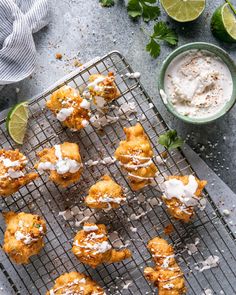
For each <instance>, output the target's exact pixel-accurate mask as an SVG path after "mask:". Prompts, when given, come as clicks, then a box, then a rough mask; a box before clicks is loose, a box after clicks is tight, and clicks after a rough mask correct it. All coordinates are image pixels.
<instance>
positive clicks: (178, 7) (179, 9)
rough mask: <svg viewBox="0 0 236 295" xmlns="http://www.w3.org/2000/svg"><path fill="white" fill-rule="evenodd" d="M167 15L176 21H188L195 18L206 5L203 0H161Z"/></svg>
mask: <svg viewBox="0 0 236 295" xmlns="http://www.w3.org/2000/svg"><path fill="white" fill-rule="evenodd" d="M161 4H162V6H163V8H164V10H165V11H166V13H167V14H168V16H169V17H171V18H173V19H174V20H176V21H178V22H190V21H193V20H195V19H197V18H198V17H199V16H200V15H201V14H202V12H203V10H204V9H205V6H206V1H205V0H161Z"/></svg>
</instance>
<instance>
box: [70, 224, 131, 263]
mask: <svg viewBox="0 0 236 295" xmlns="http://www.w3.org/2000/svg"><path fill="white" fill-rule="evenodd" d="M72 252H73V253H74V254H75V256H76V257H77V258H78V259H79V260H80V261H81V262H83V263H84V264H88V265H90V266H91V267H93V268H96V267H97V266H98V265H100V264H102V263H114V262H119V261H121V260H124V259H127V258H129V257H131V252H130V251H129V250H128V249H124V250H120V251H117V250H115V249H112V246H111V245H110V243H109V241H108V237H107V229H106V227H105V225H104V224H97V225H96V224H94V223H85V224H84V226H83V229H82V230H80V231H78V233H77V234H76V236H75V238H74V243H73V248H72Z"/></svg>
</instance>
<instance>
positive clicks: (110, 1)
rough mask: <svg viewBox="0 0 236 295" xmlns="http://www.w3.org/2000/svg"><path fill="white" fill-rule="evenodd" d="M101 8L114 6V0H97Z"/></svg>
mask: <svg viewBox="0 0 236 295" xmlns="http://www.w3.org/2000/svg"><path fill="white" fill-rule="evenodd" d="M99 2H100V3H101V5H102V6H103V7H110V6H113V5H114V4H115V2H114V0H99Z"/></svg>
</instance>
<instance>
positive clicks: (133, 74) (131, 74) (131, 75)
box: [125, 72, 141, 79]
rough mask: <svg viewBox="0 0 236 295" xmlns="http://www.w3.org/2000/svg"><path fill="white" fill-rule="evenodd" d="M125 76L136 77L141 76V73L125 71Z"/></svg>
mask: <svg viewBox="0 0 236 295" xmlns="http://www.w3.org/2000/svg"><path fill="white" fill-rule="evenodd" d="M125 76H126V77H128V78H129V79H138V78H140V77H141V73H139V72H134V73H126V74H125Z"/></svg>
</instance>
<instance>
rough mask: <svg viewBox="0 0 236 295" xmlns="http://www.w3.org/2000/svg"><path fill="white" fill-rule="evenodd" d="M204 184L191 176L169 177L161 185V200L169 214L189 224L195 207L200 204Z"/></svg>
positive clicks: (203, 181)
mask: <svg viewBox="0 0 236 295" xmlns="http://www.w3.org/2000/svg"><path fill="white" fill-rule="evenodd" d="M206 184H207V181H206V180H199V179H198V178H196V177H194V176H193V175H186V176H178V175H177V176H169V178H168V180H167V181H165V182H164V183H163V184H162V189H163V193H164V194H163V196H162V199H163V201H164V202H165V204H166V206H167V208H168V211H169V212H170V214H171V215H172V216H173V217H175V218H176V219H179V220H182V221H184V222H189V221H190V219H191V218H192V217H193V216H194V215H195V212H194V209H195V207H197V206H199V204H200V203H199V202H200V201H201V198H202V196H201V195H202V190H203V189H204V187H205V186H206Z"/></svg>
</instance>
